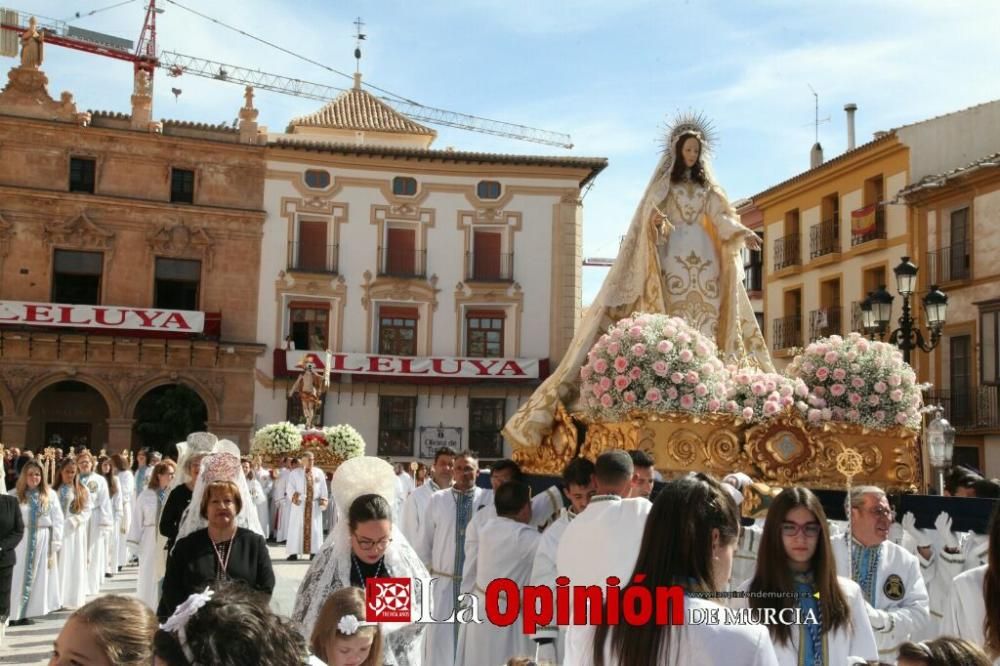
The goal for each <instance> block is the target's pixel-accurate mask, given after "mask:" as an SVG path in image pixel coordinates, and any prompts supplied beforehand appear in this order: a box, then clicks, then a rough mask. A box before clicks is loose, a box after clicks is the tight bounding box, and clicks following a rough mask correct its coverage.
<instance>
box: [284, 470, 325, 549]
mask: <svg viewBox="0 0 1000 666" xmlns="http://www.w3.org/2000/svg"><path fill="white" fill-rule="evenodd" d="M307 483H311V484H312V516H311V520H310V526H309V527H310V535H309V548H306V547H305V536H306V533H305V530H306V526H305V515H306V514H305V511H306V491H307V490H308V485H307ZM296 493H298V495H299V497H298V502H299V503H298V504H294V503H293V502H292V498H293V497H294V496H295V494H296ZM285 497H287V498H288V502H289V507H290V508H289V511H288V514H289V515H288V543H287V544H286V546H285V550H286V551H287V552H288V554H289V555H301V554H314V553H318V552H319V550H320V547H321V546H322V545H323V510H324V509H325V507H323V508H320V505H319V501H320V500H325V499H327V497H328V495H327V489H326V475H325V474H324V473H323V470H321V469H319V468H316V467H313V468H312V469H311V470H310V471H309V477H308V481H307V477H306V471H305V469H304V468H302V467H300V468H298V469H294V470H292V471H291V473H289V475H288V485H287V487H286V488H285Z"/></svg>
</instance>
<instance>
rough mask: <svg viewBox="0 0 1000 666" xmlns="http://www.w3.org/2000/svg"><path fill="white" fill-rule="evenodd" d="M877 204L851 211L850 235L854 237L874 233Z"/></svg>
mask: <svg viewBox="0 0 1000 666" xmlns="http://www.w3.org/2000/svg"><path fill="white" fill-rule="evenodd" d="M877 208H878V204H872V205H870V206H865V207H864V208H859V209H857V210H852V211H851V234H852V235H854V236H866V235H868V234H870V233H874V232H875V227H876V222H875V210H876V209H877Z"/></svg>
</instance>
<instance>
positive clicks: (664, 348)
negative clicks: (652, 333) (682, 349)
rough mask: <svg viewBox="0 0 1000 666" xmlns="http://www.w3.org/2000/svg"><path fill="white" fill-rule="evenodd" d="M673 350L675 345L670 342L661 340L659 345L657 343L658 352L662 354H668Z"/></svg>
mask: <svg viewBox="0 0 1000 666" xmlns="http://www.w3.org/2000/svg"><path fill="white" fill-rule="evenodd" d="M673 348H674V343H672V342H671V341H670V340H660V341H659V342H658V343H656V351H658V352H660V353H661V354H667V353H669V352H670V350H671V349H673Z"/></svg>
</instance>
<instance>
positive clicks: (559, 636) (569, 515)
mask: <svg viewBox="0 0 1000 666" xmlns="http://www.w3.org/2000/svg"><path fill="white" fill-rule="evenodd" d="M574 518H576V514H575V513H573V511H572V510H571V509H563V510H562V515H560V516H559V519H558V520H556V521H555V522H554V523H552V524H551V525H549V526H548V527H546V528H545V531H544V532H542V536H541V538H540V539H539V540H538V550H536V551H535V561H534V562H533V563H532V565H531V585H544V586H546V587H548V588H550V589H553V590H554V589H555V587H556V576H557V575H558V574H557V573H556V554H557V553H558V551H559V541H560V540H561V539H562V535H563V532H565V531H566V527H567V526H568V525H569V524H570V521H572V520H573V519H574ZM534 637H535V638H551V639H552V640H554V641H555V644H556V649H555V652H556V663H559V659H560V658H562V655H563V654H565V643H566V629H565V628H564V627H559V626H557V625H551V626H545V627H539V628H538V630H537V631H536V632H535V636H534ZM529 654H530V653H529Z"/></svg>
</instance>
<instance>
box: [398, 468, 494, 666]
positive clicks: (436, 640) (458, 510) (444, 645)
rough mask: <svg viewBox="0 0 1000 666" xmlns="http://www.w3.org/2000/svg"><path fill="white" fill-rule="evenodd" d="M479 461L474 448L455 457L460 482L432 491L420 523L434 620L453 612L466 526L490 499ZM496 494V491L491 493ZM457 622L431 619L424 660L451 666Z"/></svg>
mask: <svg viewBox="0 0 1000 666" xmlns="http://www.w3.org/2000/svg"><path fill="white" fill-rule="evenodd" d="M478 475H479V460H478V459H477V457H476V455H475V454H474V453H471V452H463V453H461V454H459V455H458V456H456V457H455V485H454V486H453V487H452V488H450V489H447V490H439V491H438V492H436V493H434V495H433V496H431V500H430V502H429V503H428V505H427V511H426V513H425V515H424V517H423V520H422V521H421V523H420V533H419V535H418V537H417V540H416V541H415V542H414V544H413V547H414V550H416V551H417V555H419V556H420V559H421V560H423V562H424V564H426V565H427V569H428V571H430V575H431V581H432V584H433V592H432V598H431V609H432V614H433V616H434V618H435V619H438V620H442V619H447V618H449V617H450V616H451V614H452V612H453V611H454V610H455V602H456V599H457V597H458V591H459V589H461V585H462V569H463V565H464V559H465V530H466V527H467V526H468V524H469V521H470V520H471V519H472V516H473V515H474V514H475V512H476V511H477V510H478V509H479V508H480V507H482V506H483V505H484V504H485V503H486V501H487V492H486V491H485V490H483V489H482V488H479V487H477V486H476V477H477V476H478ZM491 494H492V493H491ZM457 639H458V624H432V625H430V626H429V627H428V628H427V639H426V642H425V644H424V663H425V664H434V666H452V664H454V663H455V648H456V642H457Z"/></svg>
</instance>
